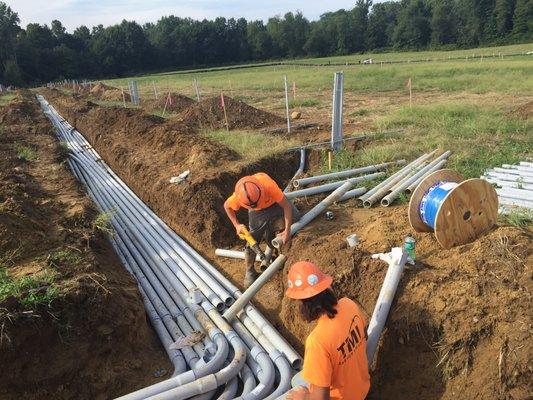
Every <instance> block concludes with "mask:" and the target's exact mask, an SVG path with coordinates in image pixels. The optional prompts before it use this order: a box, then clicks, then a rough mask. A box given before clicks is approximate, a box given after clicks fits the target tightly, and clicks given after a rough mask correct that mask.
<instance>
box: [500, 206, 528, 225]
mask: <svg viewBox="0 0 533 400" xmlns="http://www.w3.org/2000/svg"><path fill="white" fill-rule="evenodd" d="M500 220H501V222H503V223H505V224H507V225H512V226H515V227H517V228H526V227H528V226H530V225H531V224H533V211H531V210H529V209H527V208H522V207H518V208H515V209H513V210H511V211H510V212H509V213H508V214H500Z"/></svg>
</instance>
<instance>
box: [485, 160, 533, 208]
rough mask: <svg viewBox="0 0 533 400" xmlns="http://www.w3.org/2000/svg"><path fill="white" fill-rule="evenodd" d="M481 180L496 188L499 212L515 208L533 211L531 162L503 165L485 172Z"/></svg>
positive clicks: (532, 166)
mask: <svg viewBox="0 0 533 400" xmlns="http://www.w3.org/2000/svg"><path fill="white" fill-rule="evenodd" d="M481 178H483V179H486V180H487V181H489V182H490V183H492V184H494V185H496V186H497V188H496V193H498V199H499V203H500V205H501V209H500V211H501V212H503V213H508V212H509V211H511V210H513V209H514V208H516V207H522V208H527V209H529V210H533V162H529V161H521V162H520V163H519V164H518V165H510V164H503V165H502V166H501V168H500V167H497V168H493V169H491V170H489V171H487V172H485V175H483V176H482V177H481Z"/></svg>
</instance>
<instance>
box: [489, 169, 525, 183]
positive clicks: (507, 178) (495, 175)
mask: <svg viewBox="0 0 533 400" xmlns="http://www.w3.org/2000/svg"><path fill="white" fill-rule="evenodd" d="M485 175H486V176H488V177H491V178H497V179H501V180H505V181H509V182H520V183H528V184H533V178H527V177H523V176H520V175H511V174H505V173H502V172H495V171H492V170H491V171H487V172H485Z"/></svg>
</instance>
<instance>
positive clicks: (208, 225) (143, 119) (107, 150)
mask: <svg viewBox="0 0 533 400" xmlns="http://www.w3.org/2000/svg"><path fill="white" fill-rule="evenodd" d="M46 98H47V100H49V101H50V102H51V103H52V104H53V105H54V106H55V107H56V108H57V109H58V111H59V112H60V113H61V114H62V116H63V117H64V118H66V119H67V120H68V121H69V122H70V123H71V124H72V125H73V126H76V128H77V129H78V130H79V131H80V132H82V133H83V134H84V135H85V137H86V138H87V139H88V140H89V142H91V144H92V145H93V146H94V147H95V148H96V150H97V151H98V152H99V153H100V155H101V156H102V157H103V158H104V160H105V161H106V162H107V163H108V164H109V165H110V166H111V168H113V170H114V171H115V172H117V174H118V175H119V176H120V177H121V178H122V179H123V180H124V181H125V182H126V183H127V184H128V185H129V186H130V187H131V188H132V189H133V190H134V191H135V193H136V194H137V195H138V196H139V197H141V199H142V200H143V201H145V202H146V203H147V204H148V205H149V206H150V207H151V208H152V209H153V210H154V211H155V212H156V213H158V214H159V215H165V216H168V218H167V219H166V222H167V224H169V225H170V226H171V227H172V228H173V229H174V230H175V231H176V232H178V233H179V234H180V235H183V236H184V237H185V238H186V239H187V240H189V241H190V242H191V243H193V244H194V245H195V246H196V247H197V248H199V249H202V248H204V247H205V246H206V245H208V244H217V245H228V244H230V243H232V242H233V236H234V233H233V231H234V229H233V227H232V225H231V223H230V222H229V221H228V219H227V217H226V215H225V212H224V209H223V203H224V201H225V199H226V197H227V196H229V194H230V193H231V192H232V191H233V187H234V185H235V183H236V181H237V180H238V179H239V177H240V176H241V175H242V174H247V173H252V172H257V171H261V170H264V171H266V172H268V173H271V174H272V175H274V176H278V177H280V179H282V180H287V179H289V178H290V176H291V175H292V174H293V173H294V170H295V169H296V162H297V160H296V157H292V156H289V157H287V156H278V157H273V158H269V159H264V160H260V161H258V162H257V163H256V164H254V165H249V164H247V163H245V162H244V161H243V160H242V159H241V157H240V155H239V154H238V153H236V152H234V151H233V150H231V149H229V148H227V147H225V146H223V145H221V144H219V143H217V142H213V141H210V140H207V139H205V138H204V137H203V136H201V135H198V134H196V133H194V132H195V130H194V129H193V130H192V132H193V133H190V132H191V128H190V127H188V126H185V125H183V124H182V123H181V122H179V121H176V120H175V119H171V120H168V121H165V120H164V119H163V118H159V117H156V116H154V115H149V114H145V113H143V112H142V111H140V110H134V109H121V108H105V107H100V106H97V105H95V104H93V103H90V102H83V101H80V100H77V99H74V98H72V97H69V96H64V95H61V94H60V93H58V92H56V91H48V92H47V93H46ZM185 170H191V174H190V177H189V179H188V181H187V182H186V183H184V184H180V185H176V184H171V183H169V180H170V178H172V177H173V176H177V175H179V174H180V173H181V172H183V171H185ZM280 184H281V182H280Z"/></svg>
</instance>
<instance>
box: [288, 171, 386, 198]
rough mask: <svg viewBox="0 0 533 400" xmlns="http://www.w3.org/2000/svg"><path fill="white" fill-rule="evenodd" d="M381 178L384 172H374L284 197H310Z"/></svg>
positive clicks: (290, 193)
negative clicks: (345, 184) (346, 184)
mask: <svg viewBox="0 0 533 400" xmlns="http://www.w3.org/2000/svg"><path fill="white" fill-rule="evenodd" d="M382 176H385V172H375V173H373V174H369V175H363V176H358V177H357V178H350V179H347V180H345V181H338V182H332V183H326V184H325V185H320V186H314V187H311V188H307V189H301V190H295V191H294V192H289V193H287V194H286V195H285V196H286V197H287V198H288V199H289V200H291V199H294V198H297V197H303V196H312V195H315V194H320V193H325V192H331V191H332V190H335V189H337V188H339V187H341V186H342V185H343V184H344V183H345V182H351V183H352V184H353V185H355V184H356V183H360V182H364V181H372V180H374V179H377V178H381V177H382Z"/></svg>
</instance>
